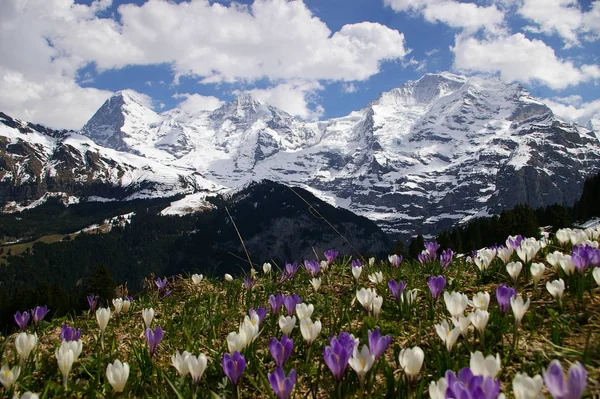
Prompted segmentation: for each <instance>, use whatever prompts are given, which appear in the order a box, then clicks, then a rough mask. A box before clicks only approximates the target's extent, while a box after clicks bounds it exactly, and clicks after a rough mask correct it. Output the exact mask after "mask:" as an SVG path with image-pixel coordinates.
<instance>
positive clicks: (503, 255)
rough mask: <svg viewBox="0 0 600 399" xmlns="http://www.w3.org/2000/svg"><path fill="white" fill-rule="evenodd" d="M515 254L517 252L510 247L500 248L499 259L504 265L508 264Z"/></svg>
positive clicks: (498, 251)
mask: <svg viewBox="0 0 600 399" xmlns="http://www.w3.org/2000/svg"><path fill="white" fill-rule="evenodd" d="M513 252H515V250H514V249H512V248H510V247H498V250H497V254H498V257H499V258H500V259H501V260H502V263H504V264H507V263H508V262H509V261H510V258H511V256H512V254H513Z"/></svg>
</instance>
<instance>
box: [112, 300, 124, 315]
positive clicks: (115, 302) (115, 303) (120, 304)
mask: <svg viewBox="0 0 600 399" xmlns="http://www.w3.org/2000/svg"><path fill="white" fill-rule="evenodd" d="M112 303H113V306H114V307H115V315H117V316H118V315H119V313H121V310H123V298H115V299H113V300H112Z"/></svg>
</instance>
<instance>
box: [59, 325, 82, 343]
mask: <svg viewBox="0 0 600 399" xmlns="http://www.w3.org/2000/svg"><path fill="white" fill-rule="evenodd" d="M80 337H81V328H80V329H77V330H76V329H75V327H69V326H68V325H67V324H63V325H62V326H61V328H60V339H61V340H62V341H67V342H70V341H77V340H78V339H79V338H80Z"/></svg>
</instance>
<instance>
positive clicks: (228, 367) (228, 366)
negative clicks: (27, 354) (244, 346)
mask: <svg viewBox="0 0 600 399" xmlns="http://www.w3.org/2000/svg"><path fill="white" fill-rule="evenodd" d="M221 367H222V368H223V372H224V373H225V375H226V376H227V377H228V378H229V380H230V381H231V383H232V384H233V385H234V386H235V385H237V384H238V382H239V381H240V378H241V377H242V374H243V373H244V369H245V368H246V359H245V358H244V356H243V355H241V354H240V352H237V351H236V352H234V353H233V355H230V354H229V353H226V354H224V355H223V359H221Z"/></svg>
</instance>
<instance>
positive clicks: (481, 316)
mask: <svg viewBox="0 0 600 399" xmlns="http://www.w3.org/2000/svg"><path fill="white" fill-rule="evenodd" d="M489 318H490V314H489V313H488V311H487V310H481V309H475V311H474V312H473V313H471V314H470V315H469V320H471V323H473V325H474V326H475V328H476V329H477V331H479V332H480V333H481V334H483V332H484V331H485V326H487V323H488V320H489Z"/></svg>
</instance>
